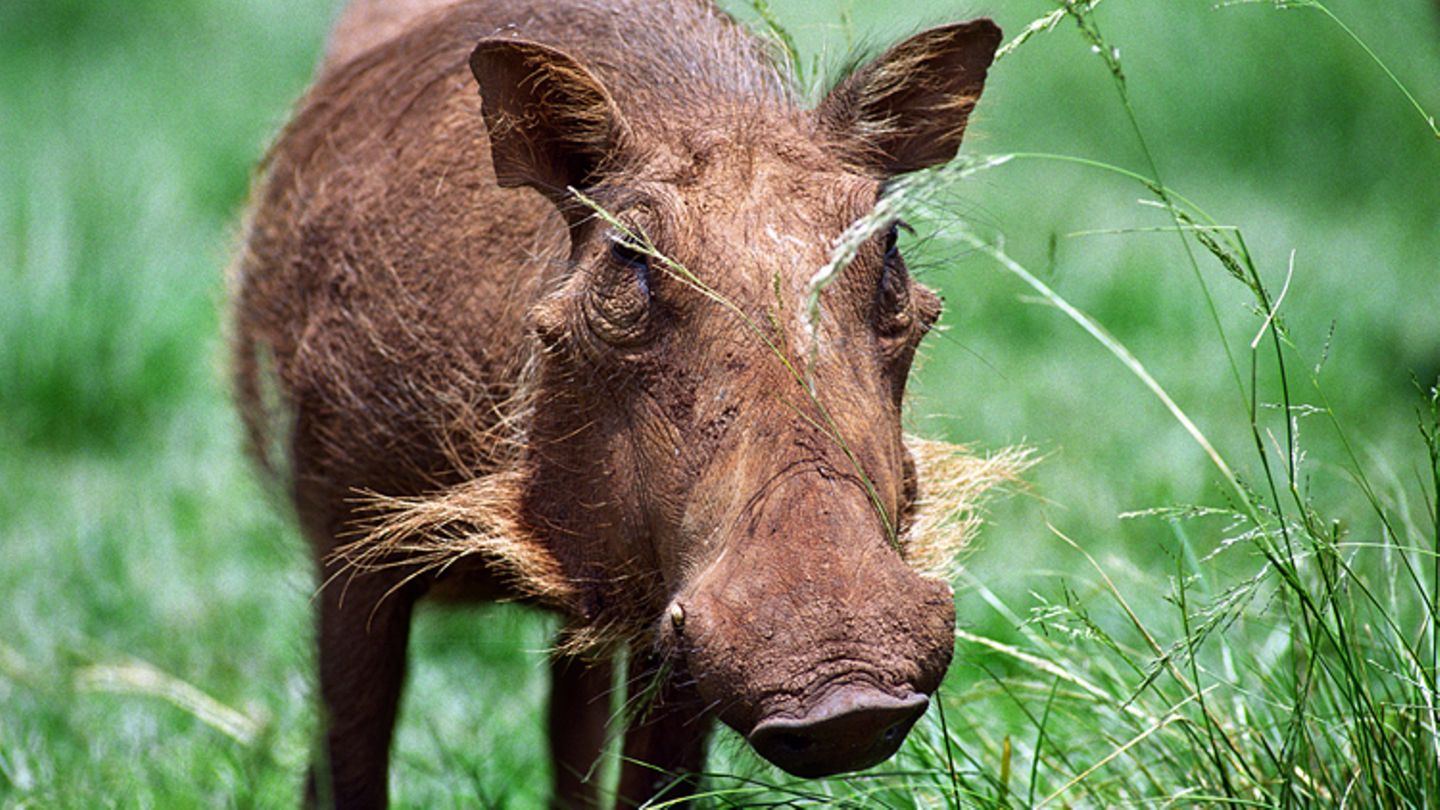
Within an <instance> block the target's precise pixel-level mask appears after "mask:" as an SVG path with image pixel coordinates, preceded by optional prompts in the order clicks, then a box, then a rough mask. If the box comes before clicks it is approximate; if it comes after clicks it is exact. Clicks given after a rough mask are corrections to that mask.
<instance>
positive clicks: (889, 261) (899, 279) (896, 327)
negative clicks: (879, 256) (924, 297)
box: [875, 223, 912, 337]
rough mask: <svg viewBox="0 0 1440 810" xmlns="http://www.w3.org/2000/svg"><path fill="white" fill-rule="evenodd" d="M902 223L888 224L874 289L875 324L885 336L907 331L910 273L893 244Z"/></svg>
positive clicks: (908, 324)
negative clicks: (881, 260) (883, 257)
mask: <svg viewBox="0 0 1440 810" xmlns="http://www.w3.org/2000/svg"><path fill="white" fill-rule="evenodd" d="M902 227H903V228H906V229H907V230H908V229H909V226H907V225H904V224H903V223H896V224H895V225H891V226H890V230H889V231H887V232H886V234H885V259H884V262H883V264H882V265H881V269H880V284H879V286H878V287H877V288H876V290H875V314H876V326H877V327H878V328H879V330H880V334H882V335H885V336H887V337H891V336H895V335H899V334H901V333H904V332H908V331H909V330H910V322H911V320H912V319H911V315H910V273H909V271H908V270H907V269H906V268H905V260H904V259H903V258H901V256H900V249H899V248H898V247H897V246H896V242H897V241H898V239H899V229H900V228H902Z"/></svg>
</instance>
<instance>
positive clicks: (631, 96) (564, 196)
mask: <svg viewBox="0 0 1440 810" xmlns="http://www.w3.org/2000/svg"><path fill="white" fill-rule="evenodd" d="M442 6H444V4H443V3H433V2H410V3H395V4H392V5H385V4H382V3H379V2H376V0H368V1H365V2H357V3H356V4H355V5H354V6H352V7H351V8H350V9H349V10H348V11H347V13H346V15H345V16H343V17H342V19H341V21H340V23H339V24H338V26H337V32H336V35H335V38H334V40H333V41H332V43H331V47H330V50H329V55H328V57H327V61H326V64H325V65H324V66H323V67H322V70H321V73H320V76H319V78H318V80H317V83H316V85H315V86H314V87H313V88H312V89H311V91H310V93H309V94H308V95H307V96H306V97H305V99H304V100H302V102H301V103H300V106H299V108H298V110H297V113H296V116H295V118H294V120H293V121H292V123H291V124H290V126H289V127H287V129H286V130H285V132H284V133H282V135H281V137H280V139H279V141H278V142H277V144H276V146H275V147H274V148H273V150H272V152H271V154H270V156H269V158H268V162H267V167H266V172H265V175H264V178H263V182H262V185H261V186H260V187H259V189H258V191H257V194H256V203H255V208H254V211H253V213H252V219H251V223H250V229H249V233H248V239H247V244H246V250H245V252H244V255H243V256H242V257H241V259H240V261H239V263H238V271H237V277H236V285H235V286H236V293H235V315H234V334H235V341H234V343H235V356H236V372H237V374H236V378H237V389H238V393H239V398H240V401H241V404H242V410H243V413H244V415H245V417H246V421H247V425H248V427H249V428H250V431H251V435H252V438H253V439H254V442H255V444H256V447H257V449H258V450H259V452H260V453H261V455H262V458H268V459H269V461H270V463H271V464H272V466H277V467H278V466H282V463H281V462H282V461H283V466H285V467H287V468H288V473H289V478H288V480H289V481H290V486H291V488H292V492H293V495H294V499H295V503H296V507H297V510H298V513H299V515H300V519H301V524H302V527H303V529H304V530H305V533H306V535H307V537H308V538H309V539H310V541H311V543H312V544H313V546H314V548H315V551H316V560H317V568H318V571H319V574H320V576H321V578H322V580H321V581H322V582H323V583H325V584H324V585H323V586H322V588H321V590H320V595H319V597H318V598H317V602H318V606H319V611H318V612H319V646H320V688H321V697H322V700H323V702H324V704H325V708H326V717H327V740H326V751H325V752H324V756H323V757H320V758H319V761H322V762H325V763H327V764H328V767H323V768H318V769H317V771H316V772H315V774H314V775H313V778H312V780H311V787H310V793H309V795H310V797H311V799H312V801H320V802H333V803H334V804H336V805H338V806H346V807H361V806H380V805H383V804H384V802H385V791H386V780H385V771H386V759H387V756H388V748H389V742H390V737H391V731H392V726H393V723H394V713H395V706H396V704H397V701H398V696H399V691H400V686H401V681H402V680H403V673H404V660H405V641H406V636H407V633H408V626H409V619H410V614H411V609H412V606H413V605H414V603H415V602H416V600H418V599H420V598H421V597H422V596H425V595H427V594H429V595H436V596H446V597H450V598H464V599H495V598H514V597H517V596H519V597H524V596H532V597H533V596H534V595H535V594H536V593H537V589H535V588H530V589H527V588H526V587H524V583H523V582H517V581H516V580H515V579H514V578H507V577H504V576H498V575H497V574H496V570H497V569H496V567H495V565H493V564H491V563H493V562H494V561H493V560H492V561H487V560H484V559H473V558H466V559H463V560H459V561H457V562H456V563H455V564H453V565H450V566H448V567H446V568H445V569H444V573H435V572H430V571H420V570H419V569H417V568H414V567H407V564H406V561H405V560H404V559H403V558H402V559H396V560H390V561H389V562H390V563H392V565H390V566H389V567H384V568H373V569H372V568H366V569H354V568H350V569H347V568H345V565H344V562H343V561H342V560H341V559H340V558H337V556H336V555H335V551H336V549H337V548H339V547H341V546H342V545H343V544H344V543H345V542H346V539H347V538H349V539H353V537H354V530H355V528H356V527H357V525H360V524H359V523H358V521H359V520H360V519H361V518H363V517H364V516H363V515H362V514H360V513H359V512H357V506H356V503H357V501H356V497H355V494H356V493H357V492H373V493H381V494H385V495H391V496H426V495H428V494H430V493H436V492H441V491H444V490H445V489H446V488H449V487H457V486H462V485H464V484H465V483H466V482H467V481H471V480H475V479H477V478H479V477H484V476H487V475H494V474H496V473H498V472H504V473H505V474H507V475H509V476H511V479H507V480H515V481H518V482H519V484H518V486H517V487H516V488H515V492H514V502H513V504H511V506H510V509H511V511H512V512H513V514H515V515H518V518H517V522H518V526H519V528H518V529H515V530H514V531H513V532H512V533H513V534H514V535H516V536H515V538H514V539H513V542H514V543H516V544H520V545H524V546H525V547H526V548H530V549H532V550H536V551H537V553H541V554H543V555H544V556H545V558H546V559H547V560H551V561H553V565H554V569H555V571H557V572H558V576H559V577H560V578H561V580H562V581H563V584H564V589H563V590H564V592H565V596H564V598H560V597H556V598H553V599H545V598H536V599H535V600H534V601H536V602H537V603H541V604H545V605H547V606H549V607H552V608H554V609H556V610H559V611H561V612H562V613H563V614H564V615H565V616H566V619H567V622H568V627H567V632H570V633H575V632H584V631H586V630H593V629H597V628H598V629H601V630H612V629H615V628H619V629H620V630H621V631H623V632H625V633H626V634H628V637H629V638H631V640H632V642H631V643H632V652H633V654H634V656H635V657H634V659H633V662H634V663H632V668H638V669H640V670H641V674H642V676H643V675H644V674H645V672H646V671H651V672H653V677H654V678H661V679H663V680H662V681H661V682H660V689H659V690H658V692H657V693H656V696H655V699H654V701H653V703H652V705H651V707H650V710H649V711H648V713H646V714H645V715H644V716H643V717H642V718H640V719H639V720H638V721H637V722H636V723H635V724H634V726H633V727H632V728H631V729H630V730H629V732H628V733H627V740H626V754H627V756H629V757H632V758H635V759H639V760H644V761H647V762H651V763H654V764H656V765H657V766H659V767H660V768H662V769H665V770H668V771H671V772H675V773H683V772H686V771H695V770H698V769H699V768H700V766H701V764H702V763H701V757H702V755H703V749H704V738H705V733H706V729H707V727H708V718H710V717H718V718H719V719H720V720H721V721H723V722H725V723H726V724H728V725H730V726H731V727H733V728H734V729H736V730H737V731H739V732H740V733H741V734H744V735H746V736H747V737H748V738H749V739H750V741H751V742H752V744H753V745H754V746H755V747H756V749H757V751H759V752H760V753H761V754H762V755H764V756H766V757H767V758H769V759H771V760H772V761H774V762H776V763H777V764H779V765H781V766H782V767H784V768H786V769H787V770H790V771H791V772H793V773H796V774H799V775H802V776H818V775H823V774H828V773H834V772H837V771H844V770H854V769H858V768H864V767H868V766H870V765H873V764H875V763H876V762H879V761H881V760H883V759H884V758H886V757H888V756H889V755H890V754H892V753H893V752H894V750H895V749H896V748H897V747H898V746H899V744H900V742H901V741H902V740H903V738H904V735H905V732H906V731H907V730H908V729H909V727H910V725H911V724H912V723H913V722H915V720H916V718H917V717H918V716H919V715H920V714H921V713H923V711H924V709H925V706H926V704H927V700H926V696H928V695H929V694H931V693H933V691H934V690H935V689H936V688H937V687H938V685H939V683H940V681H941V678H942V677H943V676H944V673H945V670H946V668H947V666H948V664H949V661H950V656H951V649H952V638H953V636H952V630H953V622H954V608H953V604H952V600H951V594H950V591H949V589H948V587H947V586H945V585H944V584H943V583H941V582H938V581H936V580H930V579H926V578H923V577H921V576H919V575H918V574H917V573H915V572H914V571H913V570H911V568H910V567H909V566H908V565H907V564H906V562H905V560H904V559H903V558H902V556H901V554H900V553H899V552H898V551H897V548H898V547H897V545H896V543H895V541H894V534H895V532H896V531H897V530H898V529H900V528H902V524H903V522H904V518H905V515H906V513H907V510H908V509H909V507H910V505H911V502H912V500H913V499H914V496H915V487H916V482H915V480H914V467H913V464H912V463H911V462H910V459H909V457H908V454H907V451H906V449H905V446H904V444H903V443H902V439H901V429H900V414H901V404H902V399H903V395H904V390H905V380H906V377H907V375H908V373H909V369H910V363H911V360H912V358H913V356H914V353H915V349H916V346H917V344H918V343H919V341H920V340H921V338H922V337H923V336H924V334H925V332H926V331H927V330H928V329H929V327H930V326H931V325H932V324H933V323H934V321H935V319H936V318H937V317H938V316H939V312H940V303H939V300H938V299H937V298H936V297H935V296H934V294H933V293H931V292H930V291H928V290H926V289H925V288H924V287H922V286H920V285H919V284H917V283H915V282H913V281H912V280H911V279H910V278H909V277H908V274H907V272H906V270H905V266H904V261H903V259H902V258H901V257H900V255H899V253H898V252H897V251H896V250H895V248H894V229H893V228H892V229H890V230H889V231H886V230H885V229H882V230H881V233H880V234H879V235H878V236H876V237H875V238H873V239H871V240H870V241H869V242H867V243H866V244H865V245H864V246H863V247H862V248H861V250H860V252H859V255H858V256H857V257H856V259H855V261H854V262H853V263H852V264H851V265H850V266H849V267H848V268H847V269H846V270H845V271H844V272H843V273H842V274H841V275H840V276H839V277H838V279H837V280H836V281H835V282H834V283H833V284H832V285H830V286H829V287H827V288H826V289H825V291H824V293H823V294H822V296H821V298H820V319H819V323H818V329H815V330H812V329H811V328H810V325H809V323H808V319H807V316H806V312H807V303H806V296H807V292H808V285H809V282H810V279H811V276H812V275H813V274H814V273H815V271H816V269H817V268H819V267H821V266H822V265H824V264H825V263H826V262H827V261H828V260H829V257H830V250H831V246H832V245H833V244H834V242H835V240H836V238H837V237H838V236H839V235H840V234H841V232H842V231H844V230H845V229H846V227H847V226H849V225H850V224H851V223H852V222H854V221H855V220H856V219H858V218H860V217H862V216H864V215H865V214H867V213H868V212H869V211H870V210H871V209H872V208H873V206H874V204H875V202H876V200H877V198H878V197H879V195H880V192H881V188H882V184H883V183H884V182H885V181H886V180H888V179H889V178H891V177H893V176H895V175H897V174H900V173H903V172H907V171H912V170H915V169H918V168H923V167H925V166H930V165H935V164H938V163H942V162H944V161H946V160H948V159H950V158H951V157H952V156H953V155H954V154H955V151H956V149H957V148H958V146H959V143H960V138H961V134H962V133H963V130H964V127H965V125H966V121H967V119H968V116H969V113H970V111H971V109H972V108H973V106H974V104H975V102H976V100H978V98H979V95H980V92H981V88H982V86H983V81H984V78H985V72H986V69H987V67H988V65H989V63H990V60H991V58H992V56H993V53H994V50H995V47H996V45H997V44H998V42H999V31H998V29H996V28H995V27H994V26H993V25H992V24H990V23H989V21H986V20H979V21H974V22H971V23H964V24H959V25H954V26H946V27H942V28H937V29H932V30H930V31H927V32H924V33H922V34H920V35H917V36H916V37H914V38H912V39H909V40H907V41H906V42H904V43H902V44H901V45H899V46H896V47H895V48H894V49H892V50H890V51H889V52H887V53H886V54H885V55H882V56H881V57H879V58H878V59H876V60H875V61H873V62H871V63H869V64H868V65H866V66H863V67H861V68H860V69H859V70H857V71H856V72H855V73H853V74H852V75H851V76H850V77H848V78H847V79H846V80H844V81H843V82H841V83H840V84H839V85H837V87H836V88H835V89H834V90H832V91H831V93H830V94H829V95H828V96H827V98H826V99H825V100H824V101H822V103H821V104H820V106H819V107H818V109H816V110H814V111H806V110H802V109H801V108H799V107H798V106H797V105H796V103H795V101H794V100H793V99H792V98H791V96H790V94H789V92H788V90H787V86H786V84H785V82H784V81H783V80H782V79H781V78H780V76H779V74H778V73H777V72H776V70H775V68H774V67H773V66H772V64H771V63H770V62H769V61H768V59H767V58H766V57H765V56H764V54H763V53H762V49H761V48H760V47H759V46H758V45H757V44H756V43H755V42H754V41H753V40H752V39H751V38H750V37H749V36H748V35H747V34H746V33H745V32H744V31H743V30H741V29H740V28H739V27H738V26H736V25H735V24H734V23H733V22H731V21H730V20H729V18H727V17H724V16H723V15H720V14H719V13H718V12H716V11H714V10H713V9H712V8H711V7H710V6H709V5H708V4H705V3H701V2H699V0H676V2H673V3H670V4H658V7H657V4H656V3H654V2H639V1H638V0H636V1H635V2H630V1H629V0H624V1H622V0H612V1H611V2H600V0H565V2H539V0H533V1H532V2H520V1H519V0H497V1H496V2H464V3H460V4H458V5H455V6H450V7H445V8H441V7H442ZM432 9H438V10H434V11H432ZM426 12H428V13H426ZM417 15H418V16H417ZM570 188H574V189H581V190H583V192H584V193H585V194H586V195H587V196H588V197H589V198H591V199H593V201H594V202H595V204H596V205H598V206H599V207H600V208H601V209H603V210H604V211H605V212H607V216H606V217H601V216H596V215H595V210H594V209H592V208H590V207H587V206H586V205H584V204H582V203H580V202H579V201H578V200H577V197H576V196H575V195H573V194H572V193H570V191H568V189H570ZM612 218H613V220H614V221H611V219H612ZM617 222H618V223H619V226H618V227H617V224H616V223H617ZM637 237H638V239H637ZM637 242H639V243H643V244H637ZM662 257H663V258H662ZM697 280H698V282H699V284H698V285H697V283H696V282H697ZM717 298H719V299H723V303H722V302H720V301H717ZM787 364H788V365H787ZM797 376H798V377H801V378H805V379H808V380H811V381H813V391H814V392H815V397H814V398H813V399H812V398H811V397H810V395H809V394H807V389H806V387H805V386H804V385H803V384H802V380H801V379H797ZM267 381H269V382H268V383H267ZM267 385H272V386H273V387H274V388H275V389H276V392H277V393H278V396H276V397H271V398H269V399H267V395H266V390H267V388H266V387H267ZM271 400H275V402H274V404H273V405H267V403H268V402H271ZM517 402H523V403H524V404H525V407H523V408H519V407H516V406H515V405H514V403H517ZM277 415H278V416H277ZM517 424H518V425H520V427H519V428H518V429H516V428H515V426H516V425H517ZM277 427H285V428H288V431H285V432H284V433H283V435H280V433H281V432H280V431H279V430H277ZM507 431H508V432H507ZM277 435H280V438H279V439H278V441H279V442H280V444H281V448H280V451H279V452H278V453H272V454H270V455H269V456H266V454H265V449H266V448H270V447H273V446H274V445H275V444H276V442H277V438H276V436H277ZM502 437H508V438H502ZM517 437H518V438H517ZM277 456H278V457H279V458H277ZM417 574H418V575H417ZM337 575H338V576H337ZM332 578H333V579H332ZM342 590H343V592H344V598H343V599H342V598H341V595H342ZM555 590H557V589H552V591H555ZM477 632H483V629H481V628H477ZM646 668H648V670H647V669H646ZM609 673H610V670H609V666H608V664H607V663H605V661H604V658H603V656H602V657H600V658H598V659H593V658H592V659H586V660H581V659H579V658H571V657H568V656H566V655H557V656H556V658H555V661H554V663H553V666H552V677H553V693H554V694H553V698H552V705H551V712H552V714H551V726H552V730H554V731H557V732H559V733H555V734H553V735H552V737H553V739H552V754H553V755H554V756H555V759H556V784H555V791H556V803H557V804H559V805H562V806H585V805H589V804H593V803H594V802H596V800H597V799H596V793H595V788H594V786H593V785H591V784H588V783H586V782H585V781H584V779H583V778H582V776H583V775H584V774H586V773H588V772H589V771H590V765H591V763H593V761H594V759H595V757H596V756H597V755H598V752H599V750H600V746H601V743H602V742H603V739H604V723H605V719H606V718H605V713H606V711H607V710H608V699H604V698H601V697H600V696H602V695H604V694H605V692H606V690H608V689H609V688H610V674H609ZM632 674H634V673H633V672H632ZM640 680H641V681H643V680H644V679H643V677H642V678H641V679H640ZM478 719H479V718H477V721H478ZM481 733H483V730H482V731H481ZM670 781H671V780H670V778H669V777H665V776H663V775H660V776H657V773H656V771H655V770H653V769H647V768H640V767H635V766H627V767H626V768H625V769H624V773H623V776H622V783H621V794H622V796H621V798H622V801H634V802H638V801H642V800H644V799H645V798H647V797H649V796H651V795H653V794H654V793H655V792H656V791H657V790H658V789H660V788H662V787H663V786H664V785H666V784H668V783H669V782H670ZM667 795H673V794H667Z"/></svg>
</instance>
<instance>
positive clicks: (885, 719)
mask: <svg viewBox="0 0 1440 810" xmlns="http://www.w3.org/2000/svg"><path fill="white" fill-rule="evenodd" d="M929 705H930V699H929V698H927V697H925V696H924V695H922V694H920V693H918V692H911V693H910V694H909V695H907V696H905V697H903V698H897V697H893V696H891V695H889V694H886V693H885V692H881V691H879V690H877V689H873V688H868V687H859V686H843V687H840V688H839V689H836V690H834V691H832V692H830V693H829V694H827V695H826V696H825V698H824V699H823V700H821V701H820V702H819V703H817V704H816V705H815V706H813V707H812V708H811V709H810V711H809V712H807V713H806V714H804V715H803V716H801V717H772V718H768V719H765V720H761V721H760V723H759V724H757V725H756V726H755V730H754V731H751V732H750V736H749V740H750V745H752V746H753V747H754V748H755V750H756V752H758V753H759V754H760V755H761V756H763V757H765V758H766V759H768V760H770V761H771V762H773V763H775V764H776V765H778V766H780V767H781V768H784V769H785V770H786V771H789V772H790V773H792V774H794V775H796V776H802V777H806V778H813V777H817V776H828V775H830V774H833V773H843V772H845V771H858V770H862V769H864V768H868V767H870V766H871V765H875V764H878V763H880V762H884V761H885V760H886V759H889V758H890V756H891V755H892V754H894V753H895V751H896V750H898V749H899V748H900V744H901V743H902V742H904V741H905V735H906V734H908V733H909V731H910V727H911V726H913V725H915V721H916V720H918V719H920V716H921V715H923V714H924V713H925V709H926V708H927V707H929Z"/></svg>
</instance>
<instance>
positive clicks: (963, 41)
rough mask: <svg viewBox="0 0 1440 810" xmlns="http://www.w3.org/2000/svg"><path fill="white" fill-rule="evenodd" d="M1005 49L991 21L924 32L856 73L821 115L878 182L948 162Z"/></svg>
mask: <svg viewBox="0 0 1440 810" xmlns="http://www.w3.org/2000/svg"><path fill="white" fill-rule="evenodd" d="M999 46H1000V28H999V27H998V26H996V25H995V23H993V22H991V21H990V20H988V19H979V20H971V21H970V22H965V23H955V24H954V25H945V26H941V27H939V28H931V29H930V30H928V31H923V32H921V33H919V34H916V35H915V36H913V37H911V38H909V39H907V40H905V41H904V42H901V43H900V44H899V45H896V46H895V47H893V48H891V49H890V50H888V51H886V52H885V53H884V54H882V55H881V56H880V57H879V58H877V59H875V60H874V61H872V62H870V63H869V64H867V65H864V66H862V67H860V68H859V69H857V70H856V71H855V72H853V73H851V74H850V75H849V76H848V77H847V78H845V79H844V80H843V81H841V82H840V84H838V85H837V86H836V87H835V88H834V89H832V90H831V91H830V94H829V95H827V96H826V97H825V100H824V101H822V102H821V103H820V107H819V109H818V110H817V111H816V115H817V116H818V117H819V120H820V124H821V126H822V127H823V128H825V129H826V130H828V131H829V134H830V136H831V137H832V138H834V139H835V140H836V145H837V146H838V147H839V149H840V151H841V152H842V153H843V154H844V156H845V158H846V159H847V160H849V161H850V162H852V163H854V164H856V165H858V166H861V167H863V168H866V169H868V170H870V171H872V172H874V173H876V174H878V175H880V176H883V177H890V176H892V175H896V174H902V173H904V172H912V171H915V170H917V169H924V168H926V167H928V166H935V165H937V164H941V163H945V162H947V161H949V160H950V159H951V158H953V157H955V152H956V151H957V150H958V149H959V148H960V139H961V137H962V136H963V135H964V134H965V124H966V122H968V121H969V120H970V111H971V110H973V109H975V102H976V101H978V100H979V99H980V93H981V91H982V90H984V89H985V74H986V71H987V70H988V69H989V67H990V63H991V62H992V61H994V59H995V49H996V48H998V47H999Z"/></svg>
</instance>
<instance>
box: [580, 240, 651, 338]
mask: <svg viewBox="0 0 1440 810" xmlns="http://www.w3.org/2000/svg"><path fill="white" fill-rule="evenodd" d="M609 242H610V244H609V247H608V248H607V250H606V253H605V254H604V257H605V261H604V263H603V267H602V269H601V272H600V273H599V274H598V275H597V276H596V277H595V283H594V284H593V285H592V286H591V287H590V291H589V295H588V296H587V297H586V304H585V306H586V315H587V318H586V320H587V322H588V323H589V325H590V329H591V331H592V332H593V333H594V334H595V335H596V336H598V337H599V338H600V339H601V340H603V341H605V342H606V343H609V344H611V345H615V346H633V345H637V344H639V343H643V342H644V341H645V340H646V336H647V334H648V329H647V324H648V322H649V317H648V316H649V313H650V308H651V305H652V304H653V303H654V292H653V289H652V287H651V280H652V277H651V274H650V267H651V262H650V255H649V253H648V252H647V251H646V250H645V248H643V247H641V246H640V245H638V244H635V243H633V242H630V241H628V240H626V239H625V238H624V237H622V236H621V235H620V234H612V235H611V236H610V239H609Z"/></svg>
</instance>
